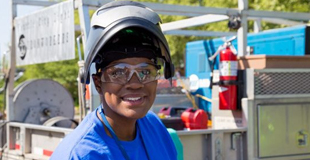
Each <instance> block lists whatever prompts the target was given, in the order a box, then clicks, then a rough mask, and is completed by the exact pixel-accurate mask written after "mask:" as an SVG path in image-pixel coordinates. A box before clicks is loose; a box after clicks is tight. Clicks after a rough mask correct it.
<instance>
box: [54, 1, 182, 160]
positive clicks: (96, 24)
mask: <svg viewBox="0 0 310 160" xmlns="http://www.w3.org/2000/svg"><path fill="white" fill-rule="evenodd" d="M159 22H160V19H159V16H158V15H157V14H156V13H155V12H153V11H152V10H150V9H149V8H147V7H145V6H144V5H142V4H140V3H137V2H130V1H114V2H111V3H108V4H106V5H105V6H103V7H101V8H99V9H98V10H97V11H96V12H95V13H94V15H93V17H92V22H91V24H92V26H91V30H90V33H89V37H88V41H87V46H86V47H87V48H86V50H87V51H88V57H87V59H86V63H85V76H84V79H83V80H84V82H85V83H89V68H90V65H91V64H92V63H95V66H96V73H95V74H93V75H92V79H93V82H94V84H95V87H96V90H97V92H98V93H99V95H100V98H101V102H102V103H101V105H100V106H99V107H98V108H97V109H96V110H94V111H93V112H92V113H90V114H89V115H87V116H86V117H85V118H84V120H83V121H82V122H81V123H80V125H79V126H78V127H77V128H76V129H75V130H74V131H73V132H72V133H71V134H69V135H68V136H67V137H66V138H65V139H64V140H63V141H62V142H61V143H60V144H59V146H58V148H57V149H56V150H55V152H54V153H53V155H52V157H51V159H52V160H53V159H55V160H56V159H57V160H58V159H108V160H122V159H126V160H129V159H131V160H144V159H148V160H150V159H154V160H159V159H165V160H170V159H171V160H175V159H177V153H176V149H175V146H174V143H173V141H172V139H171V137H170V135H169V133H168V131H167V129H166V128H165V127H164V125H163V124H162V122H161V121H160V120H159V119H158V117H157V116H156V115H155V114H154V113H153V112H150V111H149V110H150V108H151V106H152V104H153V103H154V100H155V96H156V88H157V80H158V78H159V77H160V72H159V70H160V69H161V67H163V69H164V77H165V78H166V79H170V80H171V77H172V76H173V74H174V67H173V64H172V63H171V57H170V51H169V47H168V44H167V41H166V39H165V37H164V35H163V33H162V32H161V29H160V27H159ZM159 62H163V65H162V66H161V64H159Z"/></svg>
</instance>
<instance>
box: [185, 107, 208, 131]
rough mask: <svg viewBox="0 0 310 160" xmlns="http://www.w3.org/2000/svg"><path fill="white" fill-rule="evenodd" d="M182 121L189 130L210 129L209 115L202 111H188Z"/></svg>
mask: <svg viewBox="0 0 310 160" xmlns="http://www.w3.org/2000/svg"><path fill="white" fill-rule="evenodd" d="M181 119H182V121H183V123H184V125H185V128H188V129H207V128H208V115H207V113H206V112H205V111H204V110H202V109H197V110H196V109H193V108H188V109H186V110H185V111H184V112H183V113H182V115H181Z"/></svg>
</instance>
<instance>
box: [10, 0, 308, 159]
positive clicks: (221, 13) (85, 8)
mask: <svg viewBox="0 0 310 160" xmlns="http://www.w3.org/2000/svg"><path fill="white" fill-rule="evenodd" d="M74 2H75V8H77V9H78V11H79V18H80V26H81V27H80V29H81V33H82V41H83V46H84V51H85V44H86V40H87V37H88V32H89V24H90V16H89V9H93V8H98V7H100V6H102V5H103V4H105V3H108V2H111V0H92V1H88V0H74ZM11 3H12V18H13V19H12V43H11V45H12V46H11V58H10V66H9V67H10V72H9V79H10V80H9V84H8V87H7V97H6V99H7V106H6V108H7V120H8V121H10V120H11V119H12V117H13V114H12V113H14V111H13V110H11V109H12V107H10V106H11V105H12V104H13V97H14V93H13V90H14V75H15V69H16V66H15V65H16V62H15V57H16V55H15V26H14V21H13V20H14V18H15V17H16V16H17V5H36V6H50V5H53V4H55V3H56V2H50V1H39V0H11ZM143 4H145V5H146V6H148V7H149V8H151V9H153V10H154V11H155V12H157V13H159V14H164V15H181V16H187V17H190V18H188V19H184V20H180V21H176V22H170V23H166V24H165V23H164V24H162V28H163V31H164V32H165V33H166V34H176V35H191V36H199V35H203V36H230V35H235V34H236V33H233V32H208V31H192V30H180V29H182V28H187V27H190V26H199V25H204V24H207V23H212V22H216V21H223V20H227V17H228V16H232V15H234V16H240V17H241V27H240V28H239V29H238V32H237V35H238V46H239V50H238V55H239V56H243V55H245V54H246V47H247V30H248V25H247V20H248V19H254V20H255V21H256V25H255V27H256V29H255V31H256V32H258V31H260V30H261V27H260V21H261V20H266V21H270V18H272V19H271V21H272V22H275V23H285V24H287V25H295V24H303V23H300V22H296V21H292V20H302V21H308V20H310V13H290V12H274V11H255V10H249V9H248V0H238V9H231V8H213V7H202V6H183V5H170V4H159V3H149V2H143ZM210 14H213V15H217V19H216V18H215V19H213V20H212V21H208V20H206V18H207V17H210ZM288 19H289V20H288ZM275 20H278V22H276V21H275ZM193 23H195V24H193ZM169 27H170V28H169ZM84 53H85V52H84ZM85 54H87V53H85ZM84 56H85V57H86V56H87V55H84ZM91 92H92V93H94V92H95V91H94V90H93V89H92V88H91ZM91 95H92V94H91ZM248 98H249V99H251V98H254V96H253V97H251V96H250V97H248ZM243 102H244V101H243ZM244 103H246V102H244ZM247 103H250V102H247ZM93 105H94V101H92V102H91V105H90V106H93ZM249 105H251V104H249ZM250 108H251V107H250ZM250 108H249V111H248V115H253V113H254V111H253V110H251V109H250ZM91 109H92V108H91ZM244 110H245V111H247V110H248V109H244ZM246 118H249V121H248V124H249V128H248V131H249V132H253V130H254V128H253V125H254V124H253V123H254V122H253V121H254V120H251V119H250V117H246ZM8 126H9V127H8V128H10V126H16V127H22V128H27V127H30V128H32V129H38V130H42V127H44V126H36V127H34V126H28V125H25V126H24V124H22V123H12V122H9V123H8ZM44 130H47V131H53V128H52V127H47V128H45V129H44ZM61 130H62V131H63V130H64V129H63V128H61ZM245 131H246V128H240V129H237V130H233V129H229V130H227V132H229V133H231V132H241V133H244V132H245ZM209 132H210V133H209ZM225 132H226V131H224V130H210V131H191V132H182V131H180V132H178V134H179V136H180V137H181V138H182V137H187V138H188V136H190V135H193V134H201V135H202V136H205V137H209V136H208V135H211V137H212V138H211V139H212V140H211V142H210V141H209V142H208V143H212V147H211V148H212V149H213V150H211V151H210V152H211V155H212V159H217V158H219V157H217V155H219V153H223V152H222V151H225V148H224V145H222V143H218V142H219V141H218V140H220V141H222V142H223V141H225V140H226V139H227V136H226V135H225ZM7 133H8V135H10V131H9V129H8V131H7ZM250 136H253V135H250ZM225 137H226V138H225ZM230 138H231V137H230ZM248 140H249V142H248V145H249V147H250V149H249V150H248V154H249V157H251V156H252V155H255V154H256V153H253V150H254V147H255V146H253V145H254V144H251V143H253V142H254V140H253V137H249V138H248ZM7 142H8V144H10V143H11V139H10V137H9V136H8V139H7ZM195 145H196V144H195Z"/></svg>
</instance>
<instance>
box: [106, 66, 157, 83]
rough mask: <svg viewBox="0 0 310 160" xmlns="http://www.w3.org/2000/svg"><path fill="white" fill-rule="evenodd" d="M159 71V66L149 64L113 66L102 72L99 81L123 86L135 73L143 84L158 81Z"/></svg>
mask: <svg viewBox="0 0 310 160" xmlns="http://www.w3.org/2000/svg"><path fill="white" fill-rule="evenodd" d="M159 69H160V66H159V65H155V64H151V63H140V64H137V65H130V64H127V63H118V64H113V65H109V66H107V67H106V68H104V69H103V70H102V75H101V81H102V82H112V83H118V84H122V85H124V84H126V83H127V82H128V81H129V80H130V79H131V78H132V76H133V74H134V73H136V75H137V77H138V79H139V81H140V82H141V83H143V84H145V83H149V82H152V81H155V80H157V79H159V77H160V74H159Z"/></svg>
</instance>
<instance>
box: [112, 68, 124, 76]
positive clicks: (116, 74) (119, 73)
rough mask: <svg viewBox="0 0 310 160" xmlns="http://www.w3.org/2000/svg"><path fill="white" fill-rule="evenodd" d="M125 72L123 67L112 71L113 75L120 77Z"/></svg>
mask: <svg viewBox="0 0 310 160" xmlns="http://www.w3.org/2000/svg"><path fill="white" fill-rule="evenodd" d="M124 74H125V70H123V69H119V70H115V71H113V72H111V76H113V77H114V78H117V77H120V76H122V75H124Z"/></svg>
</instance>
